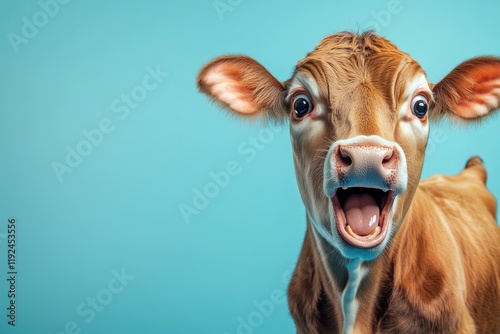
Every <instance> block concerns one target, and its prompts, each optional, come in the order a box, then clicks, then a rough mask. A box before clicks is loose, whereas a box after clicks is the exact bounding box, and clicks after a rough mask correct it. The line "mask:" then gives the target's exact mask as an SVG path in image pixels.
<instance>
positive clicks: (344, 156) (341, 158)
mask: <svg viewBox="0 0 500 334" xmlns="http://www.w3.org/2000/svg"><path fill="white" fill-rule="evenodd" d="M337 163H339V164H340V165H342V166H343V167H349V166H350V165H352V158H351V156H350V155H349V154H348V153H347V152H346V150H343V149H340V150H339V154H337Z"/></svg>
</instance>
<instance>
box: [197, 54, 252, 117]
mask: <svg viewBox="0 0 500 334" xmlns="http://www.w3.org/2000/svg"><path fill="white" fill-rule="evenodd" d="M204 82H205V84H206V85H207V86H209V90H210V93H211V94H212V95H213V97H214V98H215V99H216V100H219V101H220V102H222V103H224V104H226V105H227V106H228V107H229V108H230V109H232V110H234V111H236V112H239V113H242V114H253V113H256V112H258V111H259V108H258V106H257V105H256V104H255V103H254V102H253V99H252V98H253V96H252V92H253V91H252V89H251V87H245V85H244V78H243V77H242V75H241V73H240V71H239V67H238V64H236V65H234V64H230V63H220V64H217V65H215V66H214V67H213V68H211V69H210V70H209V71H208V72H207V73H206V74H205V77H204Z"/></svg>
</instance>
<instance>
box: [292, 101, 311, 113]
mask: <svg viewBox="0 0 500 334" xmlns="http://www.w3.org/2000/svg"><path fill="white" fill-rule="evenodd" d="M293 107H294V110H295V113H296V114H297V116H304V115H305V114H307V113H308V112H309V101H307V100H306V99H304V98H298V99H297V100H296V101H295V104H294V106H293Z"/></svg>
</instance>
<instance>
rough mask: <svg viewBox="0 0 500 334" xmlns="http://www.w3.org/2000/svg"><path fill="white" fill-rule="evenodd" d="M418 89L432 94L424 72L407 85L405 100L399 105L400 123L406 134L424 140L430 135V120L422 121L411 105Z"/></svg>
mask: <svg viewBox="0 0 500 334" xmlns="http://www.w3.org/2000/svg"><path fill="white" fill-rule="evenodd" d="M418 90H421V91H425V92H427V93H428V94H429V95H430V96H432V91H431V89H430V88H429V83H428V82H427V78H426V77H425V75H424V74H419V75H418V76H416V77H415V78H413V79H412V80H411V81H410V83H409V84H408V85H407V86H406V90H405V93H404V102H403V104H402V105H401V106H399V123H398V125H399V127H400V128H401V131H402V132H403V133H404V134H405V135H407V136H410V137H414V138H415V139H416V140H418V141H423V140H426V139H427V137H428V135H429V122H422V121H421V120H420V119H419V118H418V117H416V116H414V115H413V114H412V112H411V105H410V104H411V100H412V98H413V96H414V94H415V92H416V91H418ZM429 103H430V101H429Z"/></svg>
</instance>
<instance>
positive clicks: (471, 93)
mask: <svg viewBox="0 0 500 334" xmlns="http://www.w3.org/2000/svg"><path fill="white" fill-rule="evenodd" d="M433 92H434V99H435V101H436V105H435V108H434V109H433V110H432V112H431V113H430V117H431V118H433V119H440V118H442V117H443V116H456V117H458V118H459V119H462V120H465V121H467V120H474V119H479V118H481V117H484V116H487V115H488V114H490V113H491V112H492V111H494V110H495V109H499V108H500V58H497V57H477V58H472V59H469V60H467V61H465V62H463V63H462V64H460V65H458V66H457V67H456V68H455V69H453V71H451V72H450V73H449V74H448V75H447V76H446V77H445V78H444V79H443V80H441V81H440V82H438V83H437V84H436V85H435V86H434V88H433Z"/></svg>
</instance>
